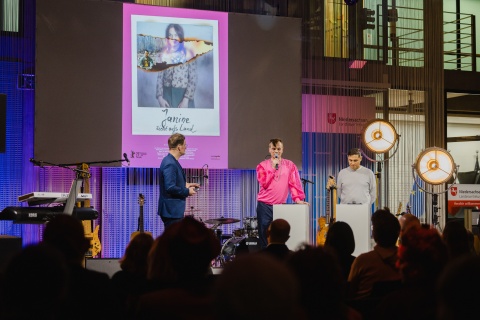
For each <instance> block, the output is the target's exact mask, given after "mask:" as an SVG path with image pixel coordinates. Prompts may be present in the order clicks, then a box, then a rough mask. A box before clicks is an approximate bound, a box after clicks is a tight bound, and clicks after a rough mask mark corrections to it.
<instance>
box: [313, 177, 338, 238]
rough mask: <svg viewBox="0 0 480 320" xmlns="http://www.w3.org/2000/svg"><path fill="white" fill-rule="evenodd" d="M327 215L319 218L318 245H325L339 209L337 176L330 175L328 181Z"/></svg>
mask: <svg viewBox="0 0 480 320" xmlns="http://www.w3.org/2000/svg"><path fill="white" fill-rule="evenodd" d="M326 189H327V201H326V215H325V216H322V217H320V218H318V231H317V245H318V246H323V245H324V244H325V240H326V238H327V232H328V227H329V225H330V224H332V223H334V222H335V219H336V218H337V217H336V210H337V185H336V182H335V178H334V177H332V176H329V177H328V181H327V186H326Z"/></svg>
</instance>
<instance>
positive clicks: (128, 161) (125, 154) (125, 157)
mask: <svg viewBox="0 0 480 320" xmlns="http://www.w3.org/2000/svg"><path fill="white" fill-rule="evenodd" d="M123 159H125V161H127V163H128V165H130V159H128V156H127V153H126V152H125V153H124V154H123Z"/></svg>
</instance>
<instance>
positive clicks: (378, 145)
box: [362, 119, 399, 153]
mask: <svg viewBox="0 0 480 320" xmlns="http://www.w3.org/2000/svg"><path fill="white" fill-rule="evenodd" d="M398 139H399V136H398V134H397V131H396V130H395V128H394V126H393V125H392V124H391V123H390V122H388V121H386V120H382V119H375V120H372V121H370V122H368V123H367V124H366V125H365V127H364V129H363V135H362V140H363V143H364V144H365V146H366V147H367V148H368V149H369V150H370V151H372V152H374V153H385V152H387V151H388V150H390V149H392V148H393V146H394V145H395V143H396V142H398Z"/></svg>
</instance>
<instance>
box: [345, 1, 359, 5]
mask: <svg viewBox="0 0 480 320" xmlns="http://www.w3.org/2000/svg"><path fill="white" fill-rule="evenodd" d="M357 2H358V0H345V4H346V5H347V6H353V5H354V4H357Z"/></svg>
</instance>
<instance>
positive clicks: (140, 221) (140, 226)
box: [130, 193, 152, 240]
mask: <svg viewBox="0 0 480 320" xmlns="http://www.w3.org/2000/svg"><path fill="white" fill-rule="evenodd" d="M144 204H145V197H144V196H143V194H141V193H140V194H139V195H138V205H139V206H140V214H139V216H138V229H137V231H135V232H133V233H132V234H131V235H130V240H132V239H133V238H134V237H135V236H136V235H138V234H140V233H148V234H149V235H152V233H151V232H145V229H144V227H143V205H144Z"/></svg>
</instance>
